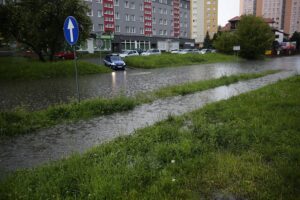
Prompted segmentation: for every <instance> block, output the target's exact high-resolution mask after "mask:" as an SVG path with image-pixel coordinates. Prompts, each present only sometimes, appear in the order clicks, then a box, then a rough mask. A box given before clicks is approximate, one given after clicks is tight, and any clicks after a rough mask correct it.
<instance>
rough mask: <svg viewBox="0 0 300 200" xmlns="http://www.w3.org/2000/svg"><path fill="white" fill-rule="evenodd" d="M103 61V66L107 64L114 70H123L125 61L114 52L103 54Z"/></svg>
mask: <svg viewBox="0 0 300 200" xmlns="http://www.w3.org/2000/svg"><path fill="white" fill-rule="evenodd" d="M103 62H104V65H105V66H108V67H110V68H112V69H114V70H118V69H120V70H125V67H126V63H125V62H124V61H123V60H122V58H121V57H120V56H118V55H114V54H110V55H107V56H105V58H104V60H103Z"/></svg>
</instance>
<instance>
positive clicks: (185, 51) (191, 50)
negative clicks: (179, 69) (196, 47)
mask: <svg viewBox="0 0 300 200" xmlns="http://www.w3.org/2000/svg"><path fill="white" fill-rule="evenodd" d="M187 53H193V49H181V50H180V51H179V52H178V54H187Z"/></svg>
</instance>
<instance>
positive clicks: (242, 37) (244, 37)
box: [236, 15, 275, 59]
mask: <svg viewBox="0 0 300 200" xmlns="http://www.w3.org/2000/svg"><path fill="white" fill-rule="evenodd" d="M236 36H237V39H238V42H239V44H240V46H241V51H240V55H241V56H242V57H244V58H247V59H256V58H258V57H259V56H261V55H263V54H264V53H265V51H266V50H267V49H271V47H272V43H273V41H274V39H275V36H274V33H273V32H272V30H271V28H270V27H269V25H268V24H267V23H266V22H265V21H264V20H263V19H262V18H261V17H256V16H253V15H244V16H242V17H241V21H240V22H239V24H238V26H237V31H236Z"/></svg>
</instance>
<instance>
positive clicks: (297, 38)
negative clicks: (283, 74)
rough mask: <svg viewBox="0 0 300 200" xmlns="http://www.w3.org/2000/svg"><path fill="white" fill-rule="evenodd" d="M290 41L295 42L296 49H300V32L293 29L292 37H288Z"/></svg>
mask: <svg viewBox="0 0 300 200" xmlns="http://www.w3.org/2000/svg"><path fill="white" fill-rule="evenodd" d="M290 41H292V42H294V41H296V42H297V50H298V51H300V32H297V31H295V32H294V33H293V35H292V37H291V38H290Z"/></svg>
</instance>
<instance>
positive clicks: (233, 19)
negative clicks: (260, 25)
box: [228, 16, 275, 24]
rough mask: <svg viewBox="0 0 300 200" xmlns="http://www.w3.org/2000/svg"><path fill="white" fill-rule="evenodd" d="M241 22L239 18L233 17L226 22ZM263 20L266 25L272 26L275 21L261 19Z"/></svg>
mask: <svg viewBox="0 0 300 200" xmlns="http://www.w3.org/2000/svg"><path fill="white" fill-rule="evenodd" d="M240 20H241V16H235V17H234V18H232V19H230V20H228V21H229V22H237V21H240ZM263 20H264V21H265V22H266V23H268V24H273V23H275V21H274V20H273V19H271V18H263Z"/></svg>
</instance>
